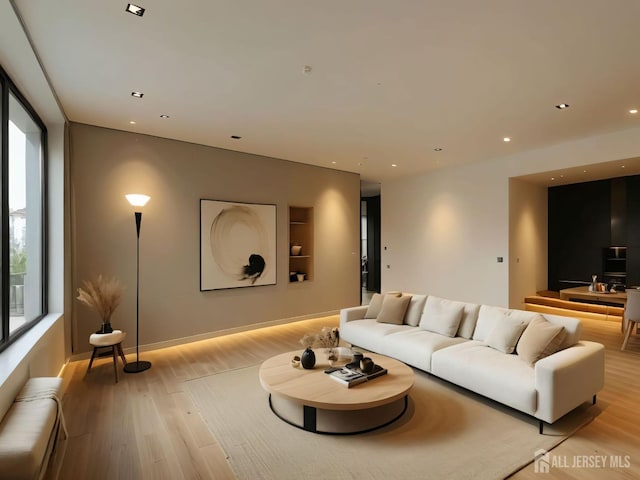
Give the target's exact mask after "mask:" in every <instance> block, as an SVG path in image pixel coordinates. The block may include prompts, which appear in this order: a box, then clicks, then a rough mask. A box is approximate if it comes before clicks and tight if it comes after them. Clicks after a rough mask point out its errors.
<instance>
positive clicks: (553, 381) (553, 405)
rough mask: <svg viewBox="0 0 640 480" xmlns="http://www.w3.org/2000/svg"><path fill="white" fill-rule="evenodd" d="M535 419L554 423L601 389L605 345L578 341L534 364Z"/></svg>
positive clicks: (602, 384)
mask: <svg viewBox="0 0 640 480" xmlns="http://www.w3.org/2000/svg"><path fill="white" fill-rule="evenodd" d="M535 386H536V391H537V392H538V409H537V411H536V414H535V417H536V418H538V419H540V420H544V421H545V422H548V423H553V422H555V421H556V420H557V419H559V418H560V417H562V416H563V415H565V414H566V413H569V412H570V411H571V410H573V409H574V408H576V407H578V406H579V405H581V404H582V403H584V402H586V401H589V400H591V398H592V397H593V396H594V395H595V394H596V393H597V392H598V391H600V390H601V389H602V387H603V386H604V345H602V344H600V343H595V342H586V341H580V342H578V343H576V344H575V345H573V346H571V347H569V348H565V349H564V350H561V351H559V352H557V353H554V354H553V355H550V356H548V357H546V358H543V359H541V360H539V361H538V362H536V364H535Z"/></svg>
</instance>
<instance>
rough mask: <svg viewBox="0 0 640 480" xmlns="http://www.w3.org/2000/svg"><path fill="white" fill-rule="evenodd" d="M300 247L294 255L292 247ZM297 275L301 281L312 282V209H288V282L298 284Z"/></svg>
mask: <svg viewBox="0 0 640 480" xmlns="http://www.w3.org/2000/svg"><path fill="white" fill-rule="evenodd" d="M294 246H299V247H301V249H300V253H299V254H298V255H294V253H297V252H293V251H292V247H294ZM298 274H303V275H304V280H303V281H305V282H306V281H310V280H313V208H312V207H292V206H290V207H289V282H291V283H294V282H295V283H298V282H299V280H298Z"/></svg>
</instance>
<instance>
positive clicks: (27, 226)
mask: <svg viewBox="0 0 640 480" xmlns="http://www.w3.org/2000/svg"><path fill="white" fill-rule="evenodd" d="M0 84H1V87H2V97H1V98H2V100H1V101H0V105H1V106H2V108H1V112H2V115H1V118H0V132H1V133H0V138H1V139H2V169H1V172H2V190H1V191H2V196H1V198H2V201H1V202H0V203H1V205H2V237H1V239H0V245H1V247H2V257H1V258H2V261H0V265H1V269H2V292H1V293H2V295H1V305H2V335H1V338H0V349H2V348H4V347H5V346H6V345H7V344H9V343H10V342H11V341H13V340H14V339H15V338H17V337H18V336H19V335H20V334H21V333H22V332H24V331H26V330H27V329H28V328H29V327H31V326H32V325H34V324H35V323H36V322H37V321H38V320H40V319H41V318H42V317H43V316H44V314H45V313H46V306H45V279H46V275H45V265H46V261H45V254H44V252H45V248H44V247H45V240H44V239H45V211H46V210H45V204H44V199H45V188H44V185H45V146H46V130H45V128H44V125H43V124H42V122H41V121H40V119H39V118H38V117H37V115H36V114H35V112H33V110H32V109H31V107H30V106H29V104H28V103H27V102H26V101H25V100H24V98H22V96H21V95H20V93H19V92H18V91H17V89H16V88H15V87H14V86H13V84H12V83H11V81H10V80H9V79H8V77H7V76H6V74H5V73H4V71H2V70H1V69H0Z"/></svg>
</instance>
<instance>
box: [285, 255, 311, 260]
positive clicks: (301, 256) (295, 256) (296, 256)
mask: <svg viewBox="0 0 640 480" xmlns="http://www.w3.org/2000/svg"><path fill="white" fill-rule="evenodd" d="M289 258H290V259H293V258H311V255H289Z"/></svg>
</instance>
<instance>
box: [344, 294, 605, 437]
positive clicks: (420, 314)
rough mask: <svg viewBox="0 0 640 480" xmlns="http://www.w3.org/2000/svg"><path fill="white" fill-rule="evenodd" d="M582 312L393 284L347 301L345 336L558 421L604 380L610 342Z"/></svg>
mask: <svg viewBox="0 0 640 480" xmlns="http://www.w3.org/2000/svg"><path fill="white" fill-rule="evenodd" d="M581 331H582V326H581V323H580V321H579V320H577V319H575V318H570V317H562V316H558V315H548V314H545V315H542V314H540V313H536V312H529V311H524V310H514V309H506V308H500V307H494V306H488V305H476V304H472V303H464V302H458V301H453V300H447V299H443V298H439V297H435V296H427V295H415V294H407V293H405V294H402V293H400V292H391V293H388V294H385V295H377V294H376V295H375V296H374V298H373V299H372V301H371V304H370V305H369V306H360V307H352V308H345V309H342V310H341V312H340V336H341V338H342V339H343V340H344V341H346V342H347V343H350V344H352V345H353V346H356V347H361V348H363V349H367V350H370V351H374V352H376V353H380V354H383V355H387V356H389V357H393V358H396V359H398V360H401V361H403V362H405V363H407V364H409V365H411V366H413V367H416V368H418V369H420V370H424V371H425V372H428V373H430V374H433V375H435V376H437V377H440V378H442V379H444V380H447V381H449V382H452V383H454V384H456V385H459V386H462V387H464V388H466V389H468V390H471V391H473V392H476V393H478V394H480V395H483V396H485V397H488V398H491V399H493V400H495V401H498V402H500V403H503V404H505V405H508V406H509V407H512V408H514V409H517V410H519V411H522V412H524V413H526V414H528V415H531V416H533V417H535V418H537V419H538V420H539V421H540V432H541V433H542V428H543V423H542V422H547V423H553V422H555V421H556V420H558V419H559V418H560V417H562V416H563V415H565V414H566V413H568V412H570V411H571V410H573V409H574V408H576V407H578V406H579V405H581V404H582V403H584V402H587V401H591V400H593V402H595V398H596V397H595V396H596V393H597V392H598V391H600V390H601V389H602V387H603V386H604V346H603V345H601V344H599V343H594V342H588V341H581V340H580V335H581Z"/></svg>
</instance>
